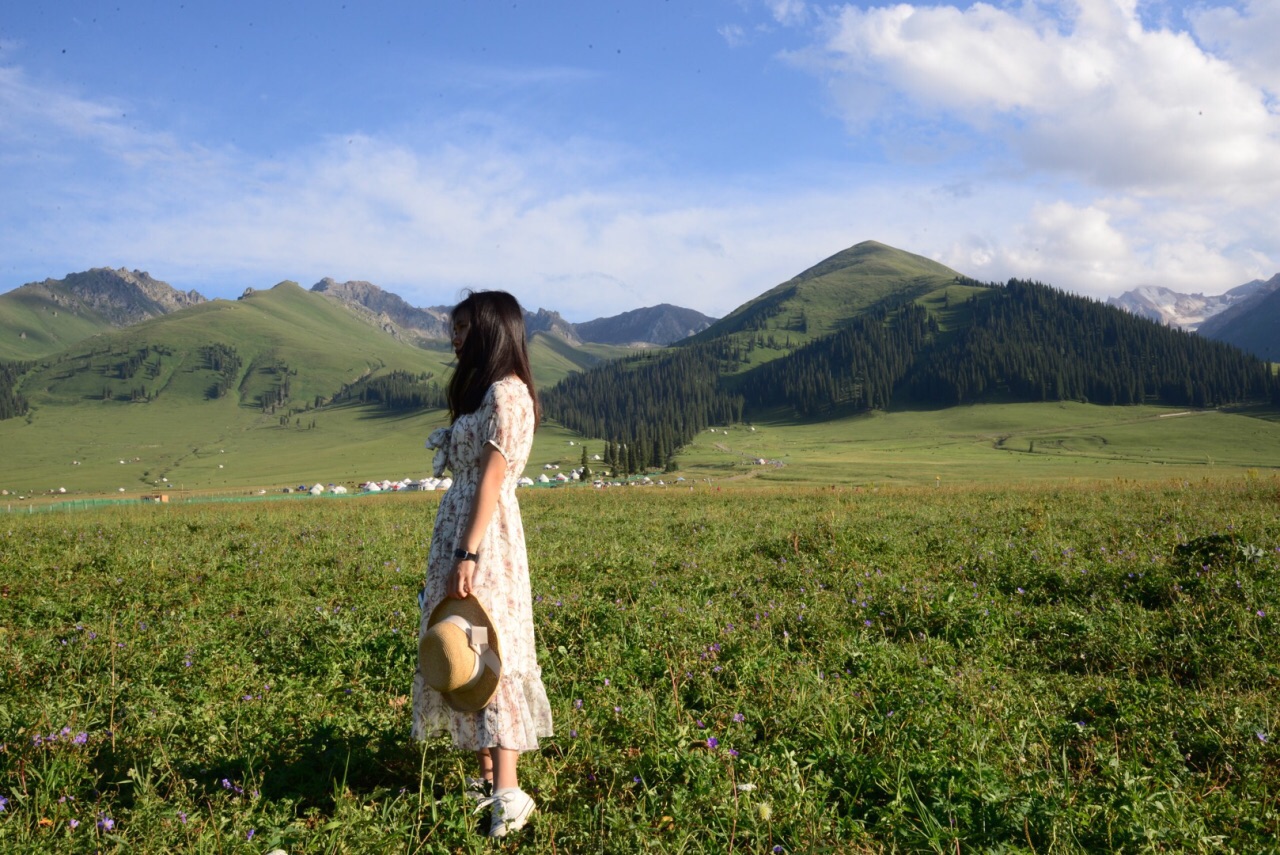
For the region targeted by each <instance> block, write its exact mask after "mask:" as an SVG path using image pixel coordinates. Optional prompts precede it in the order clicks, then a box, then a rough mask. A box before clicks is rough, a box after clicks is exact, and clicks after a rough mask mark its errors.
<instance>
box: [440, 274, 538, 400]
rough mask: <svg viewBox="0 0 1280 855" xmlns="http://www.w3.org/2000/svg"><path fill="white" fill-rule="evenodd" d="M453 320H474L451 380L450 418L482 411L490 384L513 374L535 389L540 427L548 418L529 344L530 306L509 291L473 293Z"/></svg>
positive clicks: (453, 314) (531, 392) (532, 393)
mask: <svg viewBox="0 0 1280 855" xmlns="http://www.w3.org/2000/svg"><path fill="white" fill-rule="evenodd" d="M449 314H450V319H451V320H452V321H453V322H454V323H457V321H458V319H459V318H460V317H465V318H466V319H467V321H468V322H469V323H470V327H469V329H468V330H467V338H466V340H465V341H463V342H462V351H461V352H460V353H459V354H458V366H457V368H455V369H454V370H453V376H452V377H451V378H449V391H448V397H449V420H450V421H457V418H458V416H462V415H466V414H468V413H474V412H475V411H476V410H478V409H480V404H481V403H483V402H484V396H485V393H486V392H487V391H489V387H490V386H492V385H493V384H494V383H496V382H498V381H499V380H501V379H502V378H503V377H507V376H509V375H511V374H514V375H516V376H517V377H519V378H520V379H521V380H523V381H524V385H526V386H528V387H529V397H531V398H533V418H534V424H535V425H536V424H537V423H538V422H539V421H540V420H541V418H542V407H541V406H540V405H539V404H538V393H537V392H535V391H534V386H533V371H532V370H531V369H530V368H529V348H528V345H527V344H526V342H525V331H524V310H523V309H521V308H520V303H519V302H518V301H517V300H516V298H515V297H512V296H511V295H510V294H508V293H507V292H506V291H472V292H470V293H468V294H467V296H466V297H465V298H463V300H462V302H461V303H459V304H458V305H456V306H454V307H453V311H452V312H450V313H449Z"/></svg>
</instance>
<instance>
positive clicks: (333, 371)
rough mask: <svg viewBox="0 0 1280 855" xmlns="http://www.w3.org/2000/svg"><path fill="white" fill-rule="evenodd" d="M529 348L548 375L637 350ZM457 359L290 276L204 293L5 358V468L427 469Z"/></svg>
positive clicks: (1, 431) (0, 424) (75, 482)
mask: <svg viewBox="0 0 1280 855" xmlns="http://www.w3.org/2000/svg"><path fill="white" fill-rule="evenodd" d="M531 352H532V353H531V355H532V358H533V364H534V371H535V379H536V380H537V382H538V383H539V385H544V386H551V385H554V384H555V383H556V382H557V381H559V380H560V379H561V378H562V377H564V376H565V375H566V374H567V373H570V372H575V371H581V370H583V369H584V368H587V367H590V366H592V365H595V364H598V363H600V362H602V361H604V360H607V359H610V358H614V357H615V356H617V355H619V354H625V353H628V352H630V350H629V349H627V348H620V347H616V346H608V345H585V346H583V347H580V348H574V347H572V346H570V345H568V344H566V343H565V342H564V341H562V340H561V339H558V338H556V337H554V336H550V335H545V334H541V333H539V334H536V335H535V336H534V337H533V341H532V347H531ZM452 362H453V353H452V351H451V350H450V349H449V347H448V344H447V342H445V341H439V342H427V343H425V344H424V343H422V342H418V343H417V344H414V343H410V342H408V341H405V340H403V339H401V338H397V337H394V336H391V335H388V334H386V332H385V331H383V330H381V329H380V328H378V327H377V326H375V325H371V324H370V323H369V321H368V319H367V318H366V317H363V316H361V315H360V314H359V313H356V312H353V311H352V310H351V309H350V307H349V306H348V305H346V304H345V303H343V302H342V301H339V300H335V299H333V298H332V297H331V296H329V295H326V294H323V293H315V292H309V291H306V290H304V289H302V288H300V287H299V286H298V285H296V284H295V283H293V282H282V283H280V284H279V285H276V286H275V287H274V288H271V289H269V290H260V291H255V290H249V291H247V292H246V293H245V295H244V296H243V297H241V298H240V299H239V300H214V301H210V302H202V303H199V304H197V305H193V306H190V307H188V308H186V309H182V310H179V311H175V312H172V313H169V314H165V315H163V316H161V317H154V318H151V319H149V320H144V321H142V322H140V323H135V324H133V325H131V326H128V327H126V328H124V329H118V330H117V329H114V328H111V329H108V331H105V332H98V333H97V334H94V335H92V336H90V337H87V338H84V339H83V340H81V341H79V342H78V343H76V344H73V345H72V346H71V347H68V348H66V349H64V350H62V351H60V352H57V353H54V354H49V355H45V356H42V357H40V358H38V359H28V360H26V361H24V362H22V363H20V364H19V363H13V362H2V361H0V447H3V448H4V449H5V455H4V460H3V462H2V463H0V484H2V485H4V486H6V487H20V488H22V489H24V490H33V489H35V490H36V491H37V492H39V491H47V490H51V489H56V488H57V487H59V486H66V487H68V488H69V489H72V490H77V491H85V490H94V491H97V490H107V489H117V488H125V489H127V490H137V489H139V487H140V486H142V487H143V488H144V489H145V488H148V487H149V488H151V489H158V488H161V487H163V486H164V485H165V484H183V485H186V486H196V487H200V488H209V487H216V486H218V485H220V484H224V483H227V484H230V483H273V482H275V483H279V482H280V481H281V480H282V479H284V480H285V481H286V483H287V482H288V481H289V479H298V480H299V481H310V482H314V481H316V480H325V481H326V482H327V481H329V480H334V479H345V480H347V481H353V480H363V479H364V478H368V477H378V478H388V477H391V478H399V477H404V476H406V475H410V474H416V475H417V476H418V477H421V476H422V475H424V474H427V471H426V470H427V467H428V465H429V461H430V457H429V456H428V455H426V453H425V452H424V450H423V447H422V443H423V440H424V439H425V437H426V435H427V434H428V433H430V431H431V429H432V428H434V427H437V426H439V425H440V424H442V423H443V422H444V419H445V416H444V413H443V411H442V408H443V406H444V399H443V393H442V388H441V387H442V385H443V383H444V382H445V381H446V379H447V377H448V376H449V372H450V371H451V365H452ZM540 434H541V435H542V436H544V437H551V436H555V435H558V434H559V431H558V430H557V429H556V428H555V427H554V426H549V427H548V428H547V430H546V431H545V432H540ZM540 441H541V440H540ZM565 442H567V440H565ZM397 460H398V461H401V463H400V464H398V465H395V466H393V467H392V468H391V471H388V466H387V462H388V461H397ZM321 464H322V465H321ZM224 467H226V468H224ZM232 467H235V470H236V474H235V475H234V476H233V475H232V474H231V472H229V471H228V470H229V469H231V468H232ZM317 470H318V471H317ZM248 473H254V474H248ZM259 473H260V474H259ZM259 478H261V480H258V479H259ZM165 479H167V481H166V480H165Z"/></svg>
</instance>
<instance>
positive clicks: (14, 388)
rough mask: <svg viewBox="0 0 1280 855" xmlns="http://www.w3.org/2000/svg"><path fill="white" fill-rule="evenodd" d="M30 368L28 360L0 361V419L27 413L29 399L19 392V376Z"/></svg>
mask: <svg viewBox="0 0 1280 855" xmlns="http://www.w3.org/2000/svg"><path fill="white" fill-rule="evenodd" d="M30 368H31V364H30V363H26V362H3V361H0V421H3V420H5V419H12V418H14V417H16V416H25V415H26V414H27V399H26V398H24V397H23V396H22V395H21V394H20V393H19V392H18V378H20V377H21V376H22V375H23V374H25V373H27V371H28V370H29V369H30Z"/></svg>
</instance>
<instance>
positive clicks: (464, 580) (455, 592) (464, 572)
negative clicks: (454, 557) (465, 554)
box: [445, 559, 476, 600]
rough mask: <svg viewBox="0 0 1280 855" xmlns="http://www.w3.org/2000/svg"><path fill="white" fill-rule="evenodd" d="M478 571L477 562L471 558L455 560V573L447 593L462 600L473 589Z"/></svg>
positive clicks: (447, 587) (446, 590)
mask: <svg viewBox="0 0 1280 855" xmlns="http://www.w3.org/2000/svg"><path fill="white" fill-rule="evenodd" d="M475 573H476V563H475V562H474V561H472V560H471V559H467V560H466V561H455V562H453V575H452V576H451V577H450V579H449V584H448V585H447V586H446V589H445V593H446V595H447V596H450V597H452V598H453V599H455V600H462V599H465V598H466V597H467V595H469V594H470V593H471V591H472V590H473V588H472V580H473V578H474V577H475Z"/></svg>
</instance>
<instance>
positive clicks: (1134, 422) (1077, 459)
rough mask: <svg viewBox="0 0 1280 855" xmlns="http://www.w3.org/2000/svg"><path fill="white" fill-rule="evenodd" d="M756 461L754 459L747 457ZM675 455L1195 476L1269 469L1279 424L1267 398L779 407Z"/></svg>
mask: <svg viewBox="0 0 1280 855" xmlns="http://www.w3.org/2000/svg"><path fill="white" fill-rule="evenodd" d="M760 459H763V460H765V461H766V465H764V466H761V465H758V464H757V463H755V461H757V460H760ZM678 462H679V464H680V467H681V470H682V473H683V474H686V475H688V476H689V477H693V478H708V477H710V478H732V479H734V480H744V479H750V480H752V481H755V482H758V483H760V484H768V485H774V486H776V485H779V484H815V485H817V484H828V485H831V484H842V485H858V484H863V485H869V484H899V485H911V484H914V485H924V484H929V485H936V484H942V485H950V484H975V483H988V484H998V483H1010V482H1018V483H1029V482H1032V483H1033V482H1046V483H1048V482H1077V483H1085V482H1092V481H1112V480H1115V479H1132V480H1161V479H1171V478H1191V479H1199V478H1203V477H1205V476H1208V475H1218V474H1224V475H1225V474H1238V475H1245V474H1248V473H1250V472H1252V473H1253V474H1254V475H1257V474H1259V473H1268V472H1275V471H1277V469H1278V468H1280V423H1278V422H1277V420H1276V417H1275V410H1274V409H1272V408H1256V409H1241V410H1235V411H1225V410H1224V411H1186V410H1181V409H1174V408H1168V407H1145V406H1143V407H1098V406H1091V405H1087V404H1077V403H1072V402H1063V403H1049V404H987V405H979V406H970V407H954V408H950V409H946V410H897V411H893V412H888V413H884V412H876V413H872V414H869V415H855V416H849V417H844V418H834V419H831V420H829V421H823V422H811V423H802V424H796V423H794V421H792V420H791V419H790V418H789V417H788V416H786V415H785V414H779V415H778V416H777V417H776V418H774V419H765V420H761V421H758V422H755V423H754V424H752V425H736V426H721V427H719V428H716V429H715V430H714V431H706V432H704V433H702V434H700V435H699V436H698V437H697V439H696V440H695V441H694V442H693V443H692V444H690V445H689V446H687V447H686V448H685V449H684V450H683V451H682V452H681V454H680V456H679V458H678Z"/></svg>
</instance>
